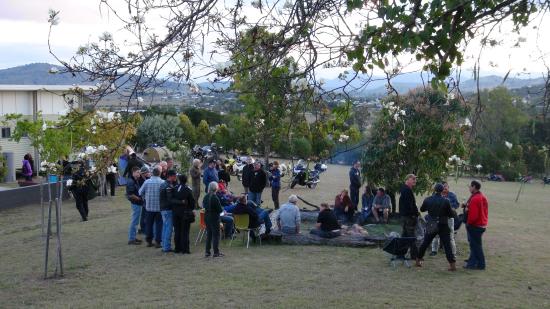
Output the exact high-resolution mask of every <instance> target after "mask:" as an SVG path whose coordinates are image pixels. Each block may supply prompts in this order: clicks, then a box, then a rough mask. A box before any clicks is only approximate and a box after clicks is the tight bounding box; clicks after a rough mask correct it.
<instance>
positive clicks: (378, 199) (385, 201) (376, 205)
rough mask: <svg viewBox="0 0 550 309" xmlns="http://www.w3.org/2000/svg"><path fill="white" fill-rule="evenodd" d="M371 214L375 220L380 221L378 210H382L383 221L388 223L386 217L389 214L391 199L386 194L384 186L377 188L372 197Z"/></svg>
mask: <svg viewBox="0 0 550 309" xmlns="http://www.w3.org/2000/svg"><path fill="white" fill-rule="evenodd" d="M372 204H373V206H372V214H373V215H374V218H375V219H376V222H377V223H379V222H380V214H379V212H382V213H383V214H384V223H388V217H389V214H390V208H391V200H390V197H389V196H388V195H387V194H386V191H385V190H384V188H378V191H377V192H376V196H375V197H374V201H373V202H372Z"/></svg>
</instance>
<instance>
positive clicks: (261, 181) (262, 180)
mask: <svg viewBox="0 0 550 309" xmlns="http://www.w3.org/2000/svg"><path fill="white" fill-rule="evenodd" d="M266 186H267V174H266V173H265V172H264V170H263V169H259V170H257V171H252V176H251V177H250V186H249V188H250V192H254V193H259V192H262V191H263V190H264V188H265V187H266Z"/></svg>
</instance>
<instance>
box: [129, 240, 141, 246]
mask: <svg viewBox="0 0 550 309" xmlns="http://www.w3.org/2000/svg"><path fill="white" fill-rule="evenodd" d="M128 244H129V245H141V241H137V239H134V240H128Z"/></svg>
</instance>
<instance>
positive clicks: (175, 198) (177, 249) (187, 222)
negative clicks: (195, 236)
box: [168, 175, 195, 254]
mask: <svg viewBox="0 0 550 309" xmlns="http://www.w3.org/2000/svg"><path fill="white" fill-rule="evenodd" d="M178 180H179V184H178V185H177V186H176V187H175V188H174V189H173V190H172V191H171V194H169V196H168V199H169V202H170V204H172V212H173V214H174V253H182V254H191V251H190V250H189V231H190V229H191V223H193V222H195V214H194V213H193V209H195V200H194V199H193V192H192V191H191V188H189V187H188V186H187V175H179V176H178Z"/></svg>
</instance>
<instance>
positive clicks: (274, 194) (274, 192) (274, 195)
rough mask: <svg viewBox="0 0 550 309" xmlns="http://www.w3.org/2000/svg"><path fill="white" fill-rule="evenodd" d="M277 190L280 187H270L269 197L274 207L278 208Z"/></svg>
mask: <svg viewBox="0 0 550 309" xmlns="http://www.w3.org/2000/svg"><path fill="white" fill-rule="evenodd" d="M279 191H281V188H274V187H271V199H272V200H273V205H275V209H279Z"/></svg>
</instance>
